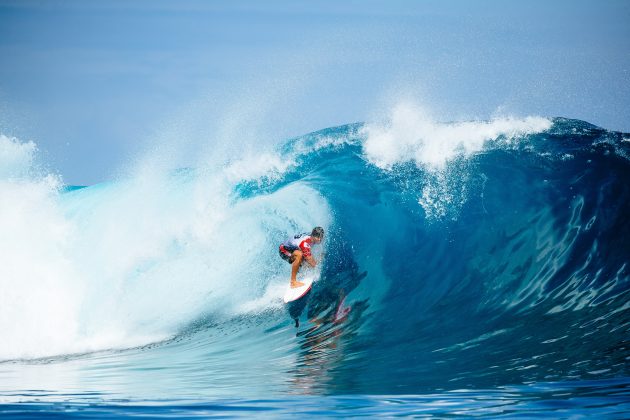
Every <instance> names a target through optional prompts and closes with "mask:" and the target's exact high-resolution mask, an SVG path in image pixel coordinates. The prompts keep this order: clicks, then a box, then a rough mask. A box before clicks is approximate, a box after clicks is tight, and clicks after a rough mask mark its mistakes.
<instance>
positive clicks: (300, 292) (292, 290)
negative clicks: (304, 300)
mask: <svg viewBox="0 0 630 420" xmlns="http://www.w3.org/2000/svg"><path fill="white" fill-rule="evenodd" d="M313 280H314V278H313V277H312V276H308V277H305V278H303V279H298V281H300V282H302V283H304V286H300V287H291V285H290V284H289V285H288V286H287V290H286V291H285V292H284V303H289V302H293V301H296V300H298V299H300V298H301V297H304V295H306V294H307V293H308V291H309V290H311V286H313Z"/></svg>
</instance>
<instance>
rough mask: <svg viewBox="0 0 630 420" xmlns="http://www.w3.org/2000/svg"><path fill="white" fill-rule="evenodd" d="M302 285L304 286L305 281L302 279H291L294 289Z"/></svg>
mask: <svg viewBox="0 0 630 420" xmlns="http://www.w3.org/2000/svg"><path fill="white" fill-rule="evenodd" d="M302 286H304V283H302V282H301V281H297V280H291V288H292V289H295V288H296V287H302Z"/></svg>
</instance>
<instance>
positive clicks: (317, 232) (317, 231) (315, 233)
mask: <svg viewBox="0 0 630 420" xmlns="http://www.w3.org/2000/svg"><path fill="white" fill-rule="evenodd" d="M311 236H314V237H316V238H322V237H323V236H324V228H321V227H319V226H317V227H315V228H313V231H312V232H311Z"/></svg>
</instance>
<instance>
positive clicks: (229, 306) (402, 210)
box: [0, 107, 630, 398]
mask: <svg viewBox="0 0 630 420" xmlns="http://www.w3.org/2000/svg"><path fill="white" fill-rule="evenodd" d="M418 115H419V113H418V112H416V111H415V110H412V109H411V110H410V109H409V108H405V107H400V108H398V109H396V110H395V111H394V113H393V114H392V117H391V119H390V120H389V121H388V122H387V123H383V124H352V125H347V126H342V127H336V128H329V129H325V130H322V131H319V132H316V133H313V134H310V135H307V136H304V137H300V138H297V139H292V140H290V141H288V142H286V143H284V144H282V145H281V146H280V147H279V148H277V149H274V150H271V151H266V150H262V151H259V152H258V153H257V154H255V155H253V156H240V157H231V158H229V159H226V160H224V161H221V162H219V163H217V162H214V164H213V165H209V166H208V167H206V168H196V169H182V170H178V171H175V172H168V173H163V172H162V173H160V172H159V171H151V170H145V169H143V170H139V171H138V173H137V174H136V176H134V177H131V178H130V179H127V180H123V181H118V182H112V183H106V184H99V185H95V186H91V187H87V188H79V189H76V188H63V187H60V185H59V183H58V182H56V181H55V178H54V177H51V176H49V175H45V174H44V175H42V173H41V171H39V172H38V171H34V170H24V166H25V165H27V166H28V165H32V162H31V161H32V159H31V158H29V156H30V153H32V152H33V150H34V147H33V145H32V144H22V143H19V142H18V141H17V140H15V139H8V138H6V137H3V138H2V141H3V142H4V147H5V149H6V150H9V149H10V151H8V152H6V153H5V154H4V156H5V160H6V162H8V163H6V162H4V163H6V165H5V166H6V167H7V168H9V169H6V170H5V171H4V172H0V175H2V178H1V185H0V188H1V190H2V195H3V200H2V202H1V203H0V230H1V232H2V235H0V236H1V237H2V239H0V251H2V255H4V256H5V257H6V259H5V262H4V263H3V264H2V267H0V282H1V284H0V285H1V286H2V290H3V291H4V292H3V294H2V295H1V297H0V299H1V300H2V301H1V302H0V307H2V310H1V311H2V312H1V313H2V317H0V329H1V330H2V331H3V332H2V334H3V340H0V359H2V360H5V361H6V360H13V362H11V363H10V364H8V365H7V364H6V363H5V364H3V365H4V366H5V367H7V366H11V368H10V369H14V370H15V371H16V372H21V373H19V374H18V373H15V375H14V376H10V375H9V376H5V378H9V377H11V378H13V379H12V380H7V381H6V382H5V383H6V385H5V387H8V388H11V389H16V388H19V389H45V385H46V384H43V385H42V384H41V383H39V384H38V385H39V388H33V383H31V382H28V380H27V379H20V380H19V381H18V380H17V379H15V378H17V377H18V376H20V377H22V378H23V377H26V378H29V377H30V376H29V375H26V376H25V375H24V372H27V371H29V370H30V369H33V368H34V366H36V367H37V368H39V369H45V368H48V369H51V370H54V369H57V370H59V369H61V370H64V371H67V372H70V371H71V372H72V374H67V375H57V376H56V378H57V379H51V381H52V382H51V383H49V384H48V385H49V388H50V389H55V390H57V391H56V392H58V393H63V392H68V393H70V390H73V391H76V389H77V388H82V389H90V390H98V391H99V392H100V393H101V394H99V395H102V394H106V395H116V396H121V395H123V396H126V397H130V398H131V397H133V398H141V397H142V395H143V392H146V393H147V394H148V395H152V396H156V395H161V393H162V392H163V393H164V395H168V396H169V397H175V396H178V395H179V396H182V397H184V396H186V395H241V396H242V395H259V394H260V392H261V391H260V390H261V389H263V390H264V393H274V392H294V393H316V394H418V393H421V392H429V391H432V390H433V391H435V390H455V389H470V388H475V389H481V388H492V387H499V386H504V385H510V384H517V385H519V384H531V383H547V382H551V383H556V382H567V381H577V382H578V383H580V381H591V380H607V379H610V378H617V379H618V378H626V377H627V376H628V370H627V359H628V357H630V350H629V349H630V347H629V343H628V328H629V326H630V311H629V309H630V306H629V303H628V302H630V268H629V267H628V261H629V258H628V256H629V255H630V245H629V241H628V238H630V218H629V217H628V215H630V182H629V181H630V162H629V160H628V157H629V156H630V154H629V152H630V136H628V135H626V134H622V133H616V132H609V131H606V130H604V129H601V128H598V127H595V126H593V125H590V124H588V123H585V122H582V121H577V120H569V119H561V118H557V119H553V120H549V119H544V118H533V117H532V118H524V119H511V118H506V119H496V120H493V121H482V122H479V121H476V122H474V121H473V122H459V123H448V124H438V123H435V122H432V121H430V120H429V119H427V118H423V117H420V116H418ZM6 156H9V158H6ZM24 162H26V163H24ZM16 168H17V169H16ZM315 225H322V226H324V228H325V229H326V231H327V237H326V239H325V241H324V251H325V258H324V263H323V264H322V266H321V279H320V281H319V282H318V283H316V285H315V286H314V288H313V291H312V293H311V294H310V296H309V301H308V304H307V306H306V308H305V309H304V312H303V313H302V315H301V321H302V322H301V326H300V328H299V329H297V330H296V329H295V328H294V327H293V322H292V320H291V319H290V318H289V317H288V315H287V314H286V312H285V308H284V307H283V305H282V304H281V296H282V290H283V288H284V287H285V284H286V283H287V281H288V276H289V267H288V265H287V264H286V263H285V262H283V261H282V260H281V259H280V258H278V256H277V244H279V243H280V242H281V240H282V239H283V238H284V237H285V236H287V235H289V234H292V233H294V232H297V231H304V230H308V229H310V228H311V227H312V226H315ZM296 332H297V335H296ZM156 343H157V344H156ZM125 349H128V350H125ZM93 352H96V353H93ZM73 354H74V355H77V354H78V355H79V356H68V355H73ZM15 360H21V361H20V362H16V361H15ZM29 360H35V361H29ZM42 360H44V361H46V363H45V364H44V366H45V367H42V365H41V362H42ZM7 369H9V368H8V367H7ZM7 371H8V370H7ZM7 371H5V372H7ZM121 372H124V374H121ZM121 375H122V376H124V377H125V378H126V379H125V380H124V381H121V380H120V377H121ZM38 378H40V379H39V380H41V376H38ZM60 378H61V379H60ZM108 378H118V382H116V383H115V384H114V382H115V381H114V380H113V379H111V380H110V382H108ZM175 380H177V381H179V382H178V383H179V384H180V385H179V386H178V388H176V389H174V388H173V387H172V386H171V384H172V383H173V381H175ZM104 382H105V383H108V385H107V386H105V385H103V383H104ZM139 383H144V384H147V385H144V386H139V385H138V384H139ZM622 383H624V384H626V385H627V383H628V382H627V381H625V379H624V380H622ZM149 384H150V385H149ZM626 385H624V387H625V386H626ZM616 386H618V385H616ZM29 387H30V388H29ZM218 387H221V389H223V391H219V390H218ZM3 389H4V387H3ZM140 389H144V391H141V390H140ZM60 390H61V391H60ZM5 391H6V390H5Z"/></svg>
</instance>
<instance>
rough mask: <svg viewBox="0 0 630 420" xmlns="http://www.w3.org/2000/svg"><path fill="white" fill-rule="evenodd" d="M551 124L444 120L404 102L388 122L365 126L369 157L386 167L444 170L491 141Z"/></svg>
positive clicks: (365, 147) (528, 120) (536, 120)
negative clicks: (449, 163) (439, 120)
mask: <svg viewBox="0 0 630 420" xmlns="http://www.w3.org/2000/svg"><path fill="white" fill-rule="evenodd" d="M550 126H551V121H550V120H548V119H546V118H541V117H525V118H514V117H506V118H497V119H493V120H491V121H464V122H451V123H440V122H437V121H435V120H434V119H433V118H431V116H430V115H429V113H428V112H427V111H426V110H424V109H422V108H421V107H419V106H417V105H414V104H409V103H403V104H399V105H397V106H395V107H394V108H393V109H392V111H391V114H390V115H389V117H388V118H387V120H386V121H385V122H383V123H370V124H366V125H365V127H364V128H363V130H362V133H363V135H364V136H365V141H364V144H363V150H364V153H365V156H366V157H367V158H368V160H369V161H370V162H371V163H373V164H374V165H376V166H378V167H379V168H382V169H392V167H393V166H395V165H396V164H400V163H406V162H413V163H415V164H417V165H418V166H423V167H425V168H427V169H429V170H441V169H443V168H444V166H445V165H446V164H447V163H448V162H449V161H451V160H452V159H454V158H455V157H457V156H469V155H471V154H473V153H475V152H479V151H481V150H483V147H484V145H485V144H486V143H487V142H488V141H489V140H495V139H499V138H501V139H502V141H503V142H504V143H510V142H514V141H517V140H518V139H519V138H520V137H523V136H525V135H527V134H532V133H538V132H542V131H544V130H547V129H548V128H549V127H550Z"/></svg>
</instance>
